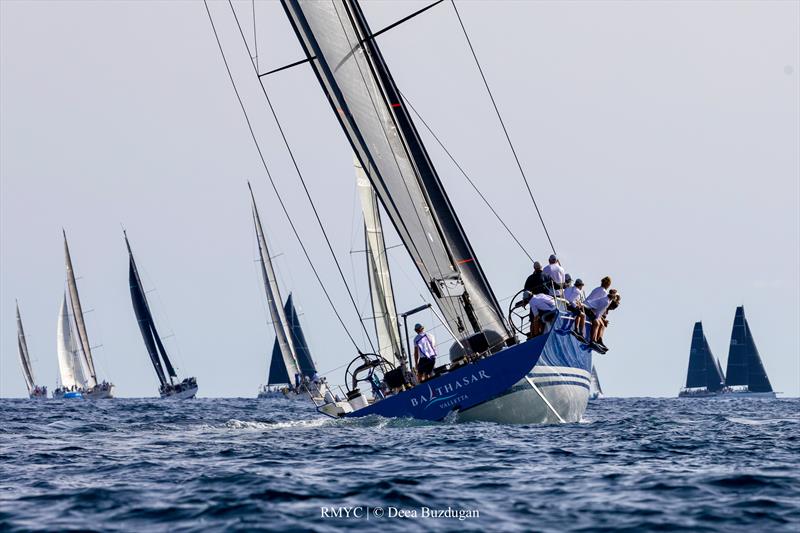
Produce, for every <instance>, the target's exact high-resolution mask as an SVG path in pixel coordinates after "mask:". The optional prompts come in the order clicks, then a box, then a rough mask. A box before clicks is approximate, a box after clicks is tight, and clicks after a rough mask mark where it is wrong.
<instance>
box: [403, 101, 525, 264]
mask: <svg viewBox="0 0 800 533" xmlns="http://www.w3.org/2000/svg"><path fill="white" fill-rule="evenodd" d="M398 92H399V90H398ZM400 96H401V97H402V98H403V100H405V102H406V103H407V104H408V107H409V108H410V109H411V111H413V112H414V115H416V117H417V118H418V119H419V120H420V122H422V125H423V126H425V129H427V130H428V133H430V134H431V136H432V137H433V138H434V139H435V140H436V142H437V143H438V144H439V146H440V147H441V148H442V150H444V153H445V154H447V157H449V158H450V161H452V162H453V164H454V165H455V166H456V168H457V169H458V170H459V171H460V172H461V174H462V175H463V176H464V178H465V179H466V180H467V182H468V183H469V184H470V185H471V186H472V188H473V189H475V192H476V193H478V196H480V198H481V200H483V203H485V204H486V207H488V208H489V210H490V211H491V212H492V214H493V215H494V216H495V218H497V220H498V221H499V222H500V224H502V225H503V227H504V228H505V229H506V231H507V232H508V234H509V235H511V238H512V239H514V242H515V243H517V246H519V249H520V250H522V253H524V254H525V255H527V256H528V259H530V260H531V262H532V261H533V257H531V254H529V253H528V251H527V250H526V249H525V247H524V246H523V245H522V243H521V242H519V239H517V236H516V235H514V233H513V232H512V231H511V228H509V227H508V225H507V224H506V223H505V221H504V220H503V219H502V218H501V217H500V214H499V213H498V212H497V211H496V210H495V208H494V207H492V204H490V203H489V200H488V199H487V198H486V197H485V196H484V195H483V193H482V192H481V191H480V189H478V186H477V185H475V182H473V181H472V179H470V177H469V176H468V175H467V173H466V172H465V171H464V169H463V168H462V167H461V165H459V164H458V161H456V159H455V157H453V154H451V153H450V150H448V149H447V148H446V147H445V145H444V144H443V143H442V141H441V140H440V139H439V137H438V136H437V135H436V134H435V133H434V132H433V130H432V129H431V127H430V126H429V125H428V123H427V122H425V119H424V118H422V115H420V114H419V111H417V109H416V108H415V107H414V106H413V105H412V104H411V101H410V100H409V99H408V97H407V96H406V95H405V94H403V93H402V92H400Z"/></svg>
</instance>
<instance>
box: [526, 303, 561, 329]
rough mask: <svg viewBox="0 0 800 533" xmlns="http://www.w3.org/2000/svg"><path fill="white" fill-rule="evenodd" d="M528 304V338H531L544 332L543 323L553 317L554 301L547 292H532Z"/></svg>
mask: <svg viewBox="0 0 800 533" xmlns="http://www.w3.org/2000/svg"><path fill="white" fill-rule="evenodd" d="M528 306H529V307H530V309H531V333H530V336H529V337H528V338H530V339H532V338H533V337H536V336H537V335H541V334H542V333H544V323H545V321H549V320H551V319H552V318H554V317H555V313H556V301H555V299H554V298H553V297H552V296H550V295H549V294H534V295H533V296H532V297H531V299H530V301H529V302H528Z"/></svg>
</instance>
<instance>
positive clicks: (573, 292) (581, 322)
mask: <svg viewBox="0 0 800 533" xmlns="http://www.w3.org/2000/svg"><path fill="white" fill-rule="evenodd" d="M565 280H566V281H565V285H566V288H565V289H564V299H565V300H567V311H569V312H570V313H572V316H574V317H575V329H574V330H572V331H573V333H574V334H575V336H576V337H578V339H579V340H580V341H582V342H586V339H585V338H584V336H583V335H584V333H585V332H586V313H585V312H584V311H583V302H584V300H586V295H585V294H583V281H582V280H581V279H580V278H578V279H576V280H575V285H574V286H573V285H572V278H571V277H570V275H569V274H567V275H566V277H565Z"/></svg>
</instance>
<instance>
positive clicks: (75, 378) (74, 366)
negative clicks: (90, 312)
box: [56, 294, 86, 389]
mask: <svg viewBox="0 0 800 533" xmlns="http://www.w3.org/2000/svg"><path fill="white" fill-rule="evenodd" d="M56 351H57V352H58V370H59V373H60V375H61V386H62V387H65V388H68V389H71V388H72V387H81V388H83V387H86V377H85V376H84V373H83V366H82V364H81V357H80V354H79V353H78V345H77V343H76V342H75V335H74V333H73V331H72V322H70V320H69V313H68V311H67V295H66V294H64V299H63V300H62V301H61V311H59V313H58V326H57V328H56Z"/></svg>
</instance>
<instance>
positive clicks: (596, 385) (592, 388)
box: [589, 365, 603, 400]
mask: <svg viewBox="0 0 800 533" xmlns="http://www.w3.org/2000/svg"><path fill="white" fill-rule="evenodd" d="M602 397H603V387H601V386H600V378H599V377H597V369H596V368H595V366H594V365H592V378H591V381H590V382H589V399H590V400H599V399H600V398H602Z"/></svg>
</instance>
